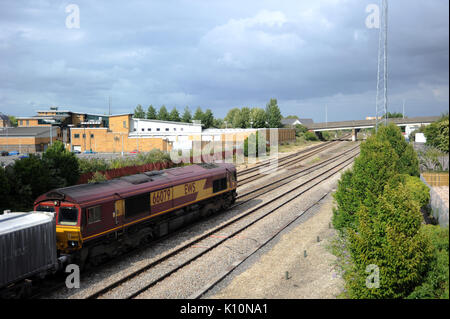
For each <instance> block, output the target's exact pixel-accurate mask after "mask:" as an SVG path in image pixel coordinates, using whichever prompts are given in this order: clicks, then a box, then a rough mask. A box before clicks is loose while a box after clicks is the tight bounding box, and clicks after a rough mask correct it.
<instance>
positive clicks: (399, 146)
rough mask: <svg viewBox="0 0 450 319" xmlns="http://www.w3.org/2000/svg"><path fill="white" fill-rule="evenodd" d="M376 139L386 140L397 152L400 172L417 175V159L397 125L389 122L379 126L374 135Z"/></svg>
mask: <svg viewBox="0 0 450 319" xmlns="http://www.w3.org/2000/svg"><path fill="white" fill-rule="evenodd" d="M375 136H376V138H377V139H378V140H381V141H388V142H389V143H390V144H391V146H392V148H393V149H394V150H395V152H396V153H397V162H398V163H397V166H398V172H399V173H400V174H409V175H412V176H419V175H420V171H419V159H418V157H417V154H416V152H415V151H414V148H413V147H412V145H411V144H409V143H408V142H406V140H405V138H404V137H403V135H402V132H401V130H400V128H399V127H398V126H396V125H395V124H393V123H389V125H387V126H381V127H380V128H379V129H378V132H377V134H376V135H375Z"/></svg>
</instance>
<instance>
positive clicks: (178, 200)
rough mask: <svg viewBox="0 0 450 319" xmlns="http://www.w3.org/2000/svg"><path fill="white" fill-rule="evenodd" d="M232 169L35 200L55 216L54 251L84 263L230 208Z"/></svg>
mask: <svg viewBox="0 0 450 319" xmlns="http://www.w3.org/2000/svg"><path fill="white" fill-rule="evenodd" d="M236 187H237V182H236V168H235V167H234V165H232V164H198V165H191V166H185V167H181V168H173V169H167V170H164V171H156V172H146V173H142V174H137V175H131V176H126V177H121V178H118V179H114V180H110V181H106V182H101V183H95V184H83V185H76V186H71V187H65V188H60V189H56V190H52V191H50V192H47V193H46V194H44V195H42V196H40V197H39V198H37V199H36V201H35V203H34V205H35V210H36V211H51V212H55V215H56V236H57V249H58V252H59V254H62V255H71V256H72V257H74V258H75V260H78V261H79V263H81V264H84V262H85V261H86V260H89V261H90V262H92V263H93V264H96V263H98V262H99V261H101V260H102V259H104V258H105V257H112V256H115V255H117V254H120V253H121V252H122V251H124V250H127V249H129V248H130V247H136V246H137V245H139V244H140V243H142V242H143V241H146V240H149V239H151V238H157V237H160V236H163V235H165V234H167V233H169V232H170V231H172V230H174V229H177V228H179V227H181V226H182V225H185V224H186V223H189V222H190V221H192V220H194V219H197V218H199V217H203V216H206V215H209V214H211V213H213V212H216V211H219V210H221V209H226V208H227V207H229V206H230V205H232V204H233V203H234V201H235V199H236Z"/></svg>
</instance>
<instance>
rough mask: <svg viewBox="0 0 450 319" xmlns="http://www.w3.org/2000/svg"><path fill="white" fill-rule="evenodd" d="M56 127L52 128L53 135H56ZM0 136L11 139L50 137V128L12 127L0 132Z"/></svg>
mask: <svg viewBox="0 0 450 319" xmlns="http://www.w3.org/2000/svg"><path fill="white" fill-rule="evenodd" d="M57 129H58V128H57V127H53V134H56V132H57ZM0 136H2V137H5V136H8V137H12V136H20V137H25V136H30V137H36V136H50V126H31V127H26V126H23V127H13V128H9V129H7V130H3V131H1V132H0Z"/></svg>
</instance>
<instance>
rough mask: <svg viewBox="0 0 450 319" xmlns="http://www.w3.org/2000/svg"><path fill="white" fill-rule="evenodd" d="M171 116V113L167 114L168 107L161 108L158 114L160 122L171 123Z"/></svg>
mask: <svg viewBox="0 0 450 319" xmlns="http://www.w3.org/2000/svg"><path fill="white" fill-rule="evenodd" d="M169 119H170V115H169V112H167V109H166V106H165V105H163V106H161V107H160V108H159V112H158V120H160V121H169Z"/></svg>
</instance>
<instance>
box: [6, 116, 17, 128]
mask: <svg viewBox="0 0 450 319" xmlns="http://www.w3.org/2000/svg"><path fill="white" fill-rule="evenodd" d="M8 117H9V122H10V123H11V126H12V127H16V126H17V119H16V117H15V116H12V115H8Z"/></svg>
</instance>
